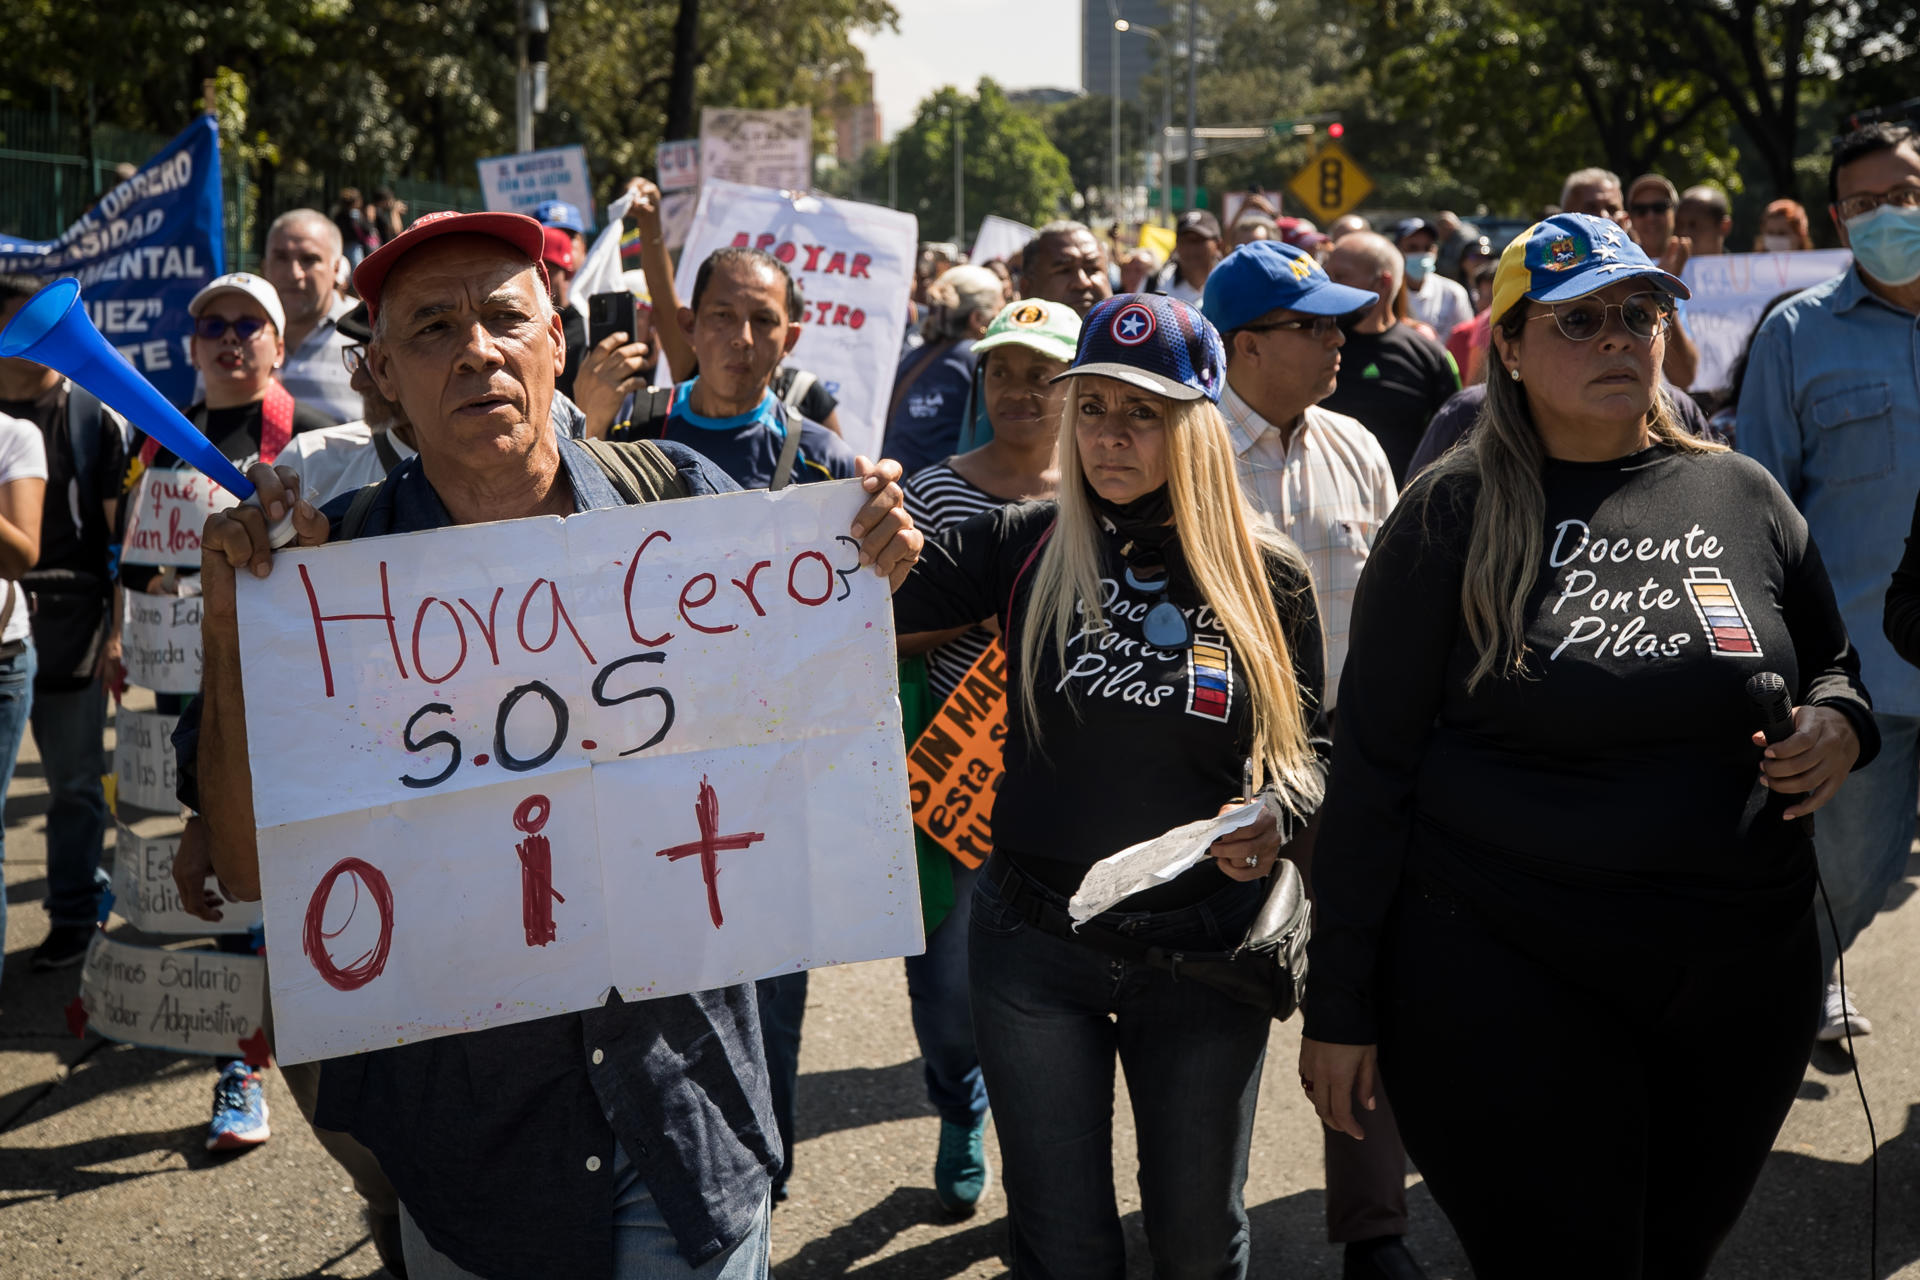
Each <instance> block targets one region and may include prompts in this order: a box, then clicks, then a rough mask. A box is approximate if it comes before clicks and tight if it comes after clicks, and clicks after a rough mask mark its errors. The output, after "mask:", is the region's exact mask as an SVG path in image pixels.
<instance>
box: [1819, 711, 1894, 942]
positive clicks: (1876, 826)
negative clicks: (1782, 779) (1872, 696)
mask: <svg viewBox="0 0 1920 1280" xmlns="http://www.w3.org/2000/svg"><path fill="white" fill-rule="evenodd" d="M1873 719H1874V723H1876V724H1877V725H1879V726H1880V754H1879V756H1878V757H1877V758H1875V760H1874V762H1873V763H1872V764H1870V765H1868V766H1867V767H1866V768H1864V769H1862V770H1860V771H1859V772H1858V773H1856V774H1853V775H1852V776H1851V777H1849V778H1848V779H1847V780H1846V781H1845V782H1844V783H1842V784H1841V786H1840V791H1839V794H1837V795H1835V796H1834V798H1833V799H1832V800H1831V801H1830V802H1828V804H1827V806H1826V808H1824V809H1822V810H1820V813H1819V815H1818V816H1817V817H1816V818H1815V819H1814V827H1813V847H1814V853H1815V855H1816V856H1817V857H1818V858H1819V861H1820V880H1821V883H1823V884H1824V885H1826V888H1827V899H1828V901H1829V902H1831V903H1832V904H1833V919H1834V923H1835V924H1836V925H1837V926H1838V927H1839V930H1840V937H1839V939H1838V942H1837V945H1836V940H1835V938H1834V936H1833V931H1832V929H1830V928H1829V927H1828V924H1827V913H1826V909H1825V908H1824V907H1821V906H1819V905H1816V906H1815V908H1814V913H1813V914H1814V919H1815V920H1816V921H1818V922H1819V926H1820V964H1821V972H1822V973H1825V974H1826V975H1827V976H1828V978H1829V979H1831V978H1832V976H1833V962H1834V957H1835V956H1837V955H1838V954H1839V953H1840V952H1842V951H1845V950H1846V949H1847V948H1848V947H1850V946H1852V945H1853V940H1854V939H1855V938H1857V937H1859V936H1860V931H1861V930H1862V929H1865V928H1866V927H1867V926H1868V925H1869V924H1872V923H1873V917H1874V915H1875V913H1876V912H1878V911H1879V910H1880V908H1881V907H1882V906H1883V905H1885V903H1886V900H1887V890H1889V889H1891V888H1893V886H1894V883H1895V882H1896V881H1898V880H1899V879H1900V874H1901V872H1903V871H1904V870H1905V869H1906V866H1907V852H1908V850H1909V849H1911V848H1912V846H1913V833H1914V802H1915V799H1916V798H1920V716H1888V715H1881V714H1880V713H1879V712H1877V711H1876V712H1875V713H1874V716H1873Z"/></svg>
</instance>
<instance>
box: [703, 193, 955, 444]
mask: <svg viewBox="0 0 1920 1280" xmlns="http://www.w3.org/2000/svg"><path fill="white" fill-rule="evenodd" d="M918 236H919V222H918V221H917V220H916V219H915V218H914V216H913V215H912V214H910V213H901V212H898V211H897V210H893V209H885V208H882V207H881V206H879V205H874V204H860V203H858V202H856V201H852V200H831V199H827V198H826V197H823V196H799V197H791V196H788V195H786V194H784V193H782V192H779V191H770V190H767V189H765V188H763V187H743V186H739V185H736V184H734V183H731V182H714V181H709V182H708V183H707V184H706V186H704V187H703V188H701V190H700V207H699V208H698V209H697V210H695V211H694V215H693V226H692V228H691V229H690V230H689V231H688V232H687V248H686V252H685V253H684V254H682V255H681V258H680V271H679V278H681V279H686V280H691V279H692V278H693V273H694V272H695V271H697V270H698V269H699V267H700V264H701V263H702V262H704V261H706V259H707V255H708V254H711V253H712V252H713V251H714V250H716V249H719V248H722V247H724V246H727V245H738V246H742V247H750V248H757V249H765V250H767V251H769V252H770V253H772V254H773V256H774V257H776V258H778V259H780V261H781V262H783V263H785V264H786V266H787V270H788V271H791V272H792V273H793V276H794V279H796V280H798V281H799V282H800V289H801V292H802V293H803V294H804V295H805V298H806V305H805V307H804V308H803V309H802V311H801V317H800V318H801V323H802V325H803V326H804V328H803V330H802V332H801V334H800V341H799V343H798V344H797V345H796V346H795V347H794V349H793V354H792V355H791V356H789V357H788V362H789V363H790V364H792V365H794V366H795V367H797V368H801V369H805V370H807V371H808V372H810V373H812V374H814V375H815V376H816V377H818V378H819V379H820V381H821V382H822V383H823V384H824V385H825V386H826V388H827V390H828V391H829V392H831V393H832V394H833V396H834V398H835V399H837V400H838V401H839V402H840V430H841V434H842V435H843V436H844V437H845V438H846V441H847V443H848V444H850V445H852V446H853V448H854V451H855V452H856V453H864V454H866V455H867V456H868V457H870V458H873V457H878V456H879V454H880V439H881V437H882V435H884V434H885V432H886V427H887V424H886V415H887V403H888V401H889V400H890V399H891V397H892V395H893V375H894V373H895V372H896V370H897V369H898V367H899V363H900V341H901V338H902V336H903V335H904V334H905V333H906V326H907V293H908V289H909V286H910V285H911V283H912V281H913V264H914V258H915V255H916V245H917V239H918Z"/></svg>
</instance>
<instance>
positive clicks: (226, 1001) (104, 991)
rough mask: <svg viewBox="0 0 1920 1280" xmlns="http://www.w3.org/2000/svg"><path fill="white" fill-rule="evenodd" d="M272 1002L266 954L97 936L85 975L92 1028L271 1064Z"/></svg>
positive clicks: (126, 1039) (124, 1038)
mask: <svg viewBox="0 0 1920 1280" xmlns="http://www.w3.org/2000/svg"><path fill="white" fill-rule="evenodd" d="M266 1001H267V962H266V961H265V960H262V959H261V958H260V957H259V956H238V955H227V954H226V953H225V952H221V951H201V950H184V949H183V950H178V951H170V950H163V949H162V948H159V947H136V946H133V945H132V944H130V943H125V942H116V941H114V940H113V939H112V938H109V937H108V936H107V935H106V934H104V933H96V934H94V936H93V942H92V944H91V945H90V946H89V947H88V948H87V962H86V967H85V968H84V969H82V970H81V972H80V1006H81V1008H82V1009H84V1010H85V1011H86V1024H85V1025H86V1026H87V1027H88V1028H90V1029H92V1030H94V1031H98V1032H99V1033H100V1034H101V1035H103V1036H105V1037H106V1038H107V1039H109V1040H118V1041H120V1042H121V1043H123V1044H137V1045H145V1046H146V1047H147V1048H150V1049H171V1050H174V1051H175V1052H178V1053H211V1054H227V1055H232V1056H234V1057H243V1058H246V1059H247V1060H248V1061H249V1062H255V1063H259V1064H261V1065H265V1063H266V1061H267V1037H266V1033H265V1032H264V1031H262V1030H261V1025H260V1024H261V1021H262V1018H263V1015H264V1014H265V1012H266V1007H267V1004H266ZM75 1030H79V1028H77V1027H76V1028H75Z"/></svg>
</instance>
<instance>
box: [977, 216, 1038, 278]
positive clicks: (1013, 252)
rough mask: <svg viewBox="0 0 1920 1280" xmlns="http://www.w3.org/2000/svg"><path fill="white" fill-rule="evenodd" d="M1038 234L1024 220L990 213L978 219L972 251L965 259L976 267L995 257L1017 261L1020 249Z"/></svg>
mask: <svg viewBox="0 0 1920 1280" xmlns="http://www.w3.org/2000/svg"><path fill="white" fill-rule="evenodd" d="M1038 234H1040V233H1039V232H1037V231H1035V230H1034V229H1033V228H1032V227H1030V226H1028V225H1027V224H1026V223H1024V222H1015V221H1014V220H1013V219H1012V218H1003V217H1001V216H1000V215H999V214H997V213H990V214H988V215H987V216H986V217H985V218H982V219H981V220H980V231H979V234H978V235H976V236H974V238H973V252H972V253H970V254H968V255H967V261H968V262H971V263H972V264H973V265H974V266H976V267H978V266H984V265H985V264H986V263H989V262H992V261H993V260H994V259H995V258H1005V259H1007V260H1009V261H1013V262H1016V263H1017V262H1018V259H1019V257H1020V252H1021V250H1023V249H1025V248H1026V247H1027V242H1028V241H1030V240H1032V239H1033V238H1034V237H1035V236H1036V235H1038Z"/></svg>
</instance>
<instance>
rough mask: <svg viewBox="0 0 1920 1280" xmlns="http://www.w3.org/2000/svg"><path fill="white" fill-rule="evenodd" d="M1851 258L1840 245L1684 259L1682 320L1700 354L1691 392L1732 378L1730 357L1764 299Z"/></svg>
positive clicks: (1833, 272) (1838, 268)
mask: <svg viewBox="0 0 1920 1280" xmlns="http://www.w3.org/2000/svg"><path fill="white" fill-rule="evenodd" d="M1852 262H1853V255H1852V254H1851V253H1848V252H1847V251H1846V250H1845V249H1811V250H1807V251H1806V252H1802V253H1714V254H1708V255H1707V256H1705V257H1694V258H1689V259H1687V265H1686V266H1685V268H1683V269H1682V270H1681V272H1680V278H1681V279H1682V280H1684V281H1685V282H1686V285H1687V288H1688V289H1690V290H1691V291H1692V293H1693V296H1692V297H1691V298H1688V299H1687V301H1686V302H1685V303H1684V304H1683V306H1684V310H1683V311H1682V312H1681V323H1682V324H1684V325H1685V326H1686V330H1687V336H1688V337H1690V338H1692V339H1693V345H1694V346H1695V347H1696V348H1698V349H1699V352H1700V367H1699V370H1698V372H1696V373H1695V374H1694V376H1693V387H1694V389H1695V390H1701V391H1716V390H1719V389H1720V388H1722V387H1724V386H1726V385H1727V384H1728V382H1729V381H1730V380H1731V379H1732V377H1733V364H1734V361H1736V360H1738V359H1739V358H1740V353H1741V352H1743V351H1745V350H1746V349H1747V339H1748V338H1749V337H1750V336H1751V335H1752V333H1753V328H1754V326H1755V325H1756V324H1758V323H1759V322H1760V313H1761V311H1762V310H1764V309H1765V307H1766V305H1767V303H1768V302H1770V301H1771V300H1773V299H1774V298H1776V297H1778V296H1779V295H1781V294H1783V293H1798V292H1799V291H1800V290H1802V289H1809V288H1812V287H1813V286H1814V285H1816V284H1819V283H1820V282H1821V281H1822V280H1831V279H1833V277H1835V276H1837V275H1839V274H1840V273H1841V272H1843V271H1845V270H1846V269H1847V267H1848V266H1849V265H1850V264H1851V263H1852Z"/></svg>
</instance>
